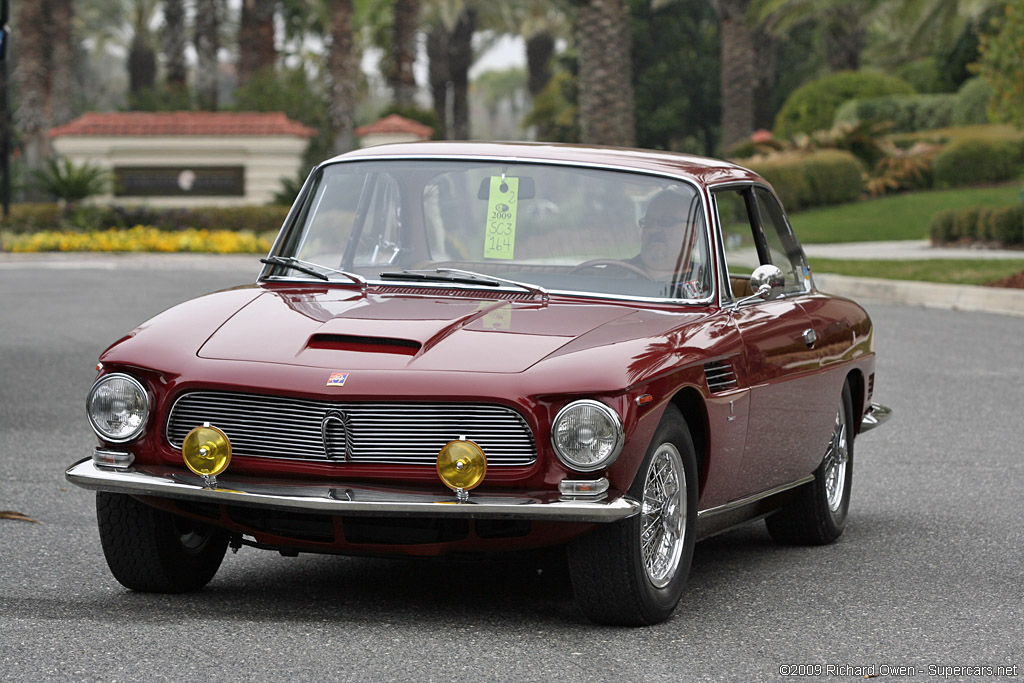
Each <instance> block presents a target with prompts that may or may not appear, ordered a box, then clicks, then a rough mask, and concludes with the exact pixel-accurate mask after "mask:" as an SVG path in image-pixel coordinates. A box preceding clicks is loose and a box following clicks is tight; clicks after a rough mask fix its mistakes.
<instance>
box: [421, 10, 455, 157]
mask: <svg viewBox="0 0 1024 683" xmlns="http://www.w3.org/2000/svg"><path fill="white" fill-rule="evenodd" d="M450 42H451V34H450V33H449V32H448V30H447V29H446V28H445V27H444V25H443V24H442V23H441V22H440V21H439V22H437V23H436V24H434V25H433V26H432V27H431V28H430V31H429V32H428V33H427V59H428V60H429V62H430V64H429V65H428V74H429V79H430V95H431V97H432V100H433V103H434V113H436V114H437V128H438V130H437V137H438V138H439V139H441V140H449V139H450V136H449V133H448V82H449V80H450V73H451V69H450V68H449V64H448V62H449V59H448V45H449V43H450Z"/></svg>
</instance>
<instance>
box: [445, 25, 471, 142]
mask: <svg viewBox="0 0 1024 683" xmlns="http://www.w3.org/2000/svg"><path fill="white" fill-rule="evenodd" d="M475 30H476V10H475V9H473V8H471V7H465V8H464V9H463V10H462V13H461V14H460V15H459V21H458V23H456V24H455V30H454V31H453V32H452V41H451V43H450V45H449V52H448V54H449V65H450V67H451V81H452V134H453V135H454V136H455V139H456V140H468V139H469V135H470V133H469V67H470V66H472V65H473V32H474V31H475Z"/></svg>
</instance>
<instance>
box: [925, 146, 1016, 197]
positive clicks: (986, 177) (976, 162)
mask: <svg viewBox="0 0 1024 683" xmlns="http://www.w3.org/2000/svg"><path fill="white" fill-rule="evenodd" d="M1019 154H1020V148H1019V146H1018V145H1017V144H1007V143H1006V142H1003V141H992V140H970V139H968V140H961V141H959V142H953V143H950V144H949V145H948V146H947V147H946V148H945V149H944V150H942V151H941V152H939V154H938V155H937V156H936V157H935V163H934V165H933V166H932V171H933V173H934V174H935V185H936V187H956V186H959V185H977V184H980V183H997V182H1001V181H1004V180H1010V179H1011V178H1013V177H1014V175H1015V174H1016V172H1017V169H1018V155H1019Z"/></svg>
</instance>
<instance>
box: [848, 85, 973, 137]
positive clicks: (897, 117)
mask: <svg viewBox="0 0 1024 683" xmlns="http://www.w3.org/2000/svg"><path fill="white" fill-rule="evenodd" d="M956 101H957V96H956V95H952V94H942V95H887V96H885V97H868V98H863V99H856V100H849V101H847V102H846V103H844V104H843V105H842V106H841V107H839V109H837V110H836V118H835V122H834V123H835V124H836V125H839V124H841V123H859V122H861V121H876V122H880V121H889V122H891V123H892V124H893V125H892V129H891V130H892V132H894V133H909V132H913V131H918V130H934V129H936V128H946V127H948V126H951V125H953V108H954V106H955V105H956Z"/></svg>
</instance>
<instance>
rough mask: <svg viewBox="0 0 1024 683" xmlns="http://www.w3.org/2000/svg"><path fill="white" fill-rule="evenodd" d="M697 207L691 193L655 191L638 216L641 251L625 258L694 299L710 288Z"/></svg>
mask: <svg viewBox="0 0 1024 683" xmlns="http://www.w3.org/2000/svg"><path fill="white" fill-rule="evenodd" d="M699 207H700V205H699V202H697V200H696V198H695V197H693V196H692V195H689V194H684V193H682V192H679V191H677V190H673V189H672V188H668V189H665V190H661V191H660V192H658V194H656V195H654V197H653V198H652V199H651V200H650V202H648V203H647V209H646V211H645V212H644V215H643V217H642V218H641V219H640V253H639V254H637V255H636V256H634V257H633V258H631V259H629V260H628V263H630V264H632V265H635V266H638V267H640V268H642V269H643V270H644V272H646V273H647V274H648V275H649V276H650V278H651V279H652V280H657V281H659V282H667V283H675V284H677V285H678V286H679V292H678V296H683V297H685V298H693V299H696V298H703V297H704V296H706V295H707V294H708V289H709V287H708V283H707V278H706V275H707V273H706V272H705V271H706V268H704V264H706V263H707V256H706V254H705V253H704V248H703V247H704V240H702V239H700V230H702V229H703V221H702V220H701V215H700V213H699Z"/></svg>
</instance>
